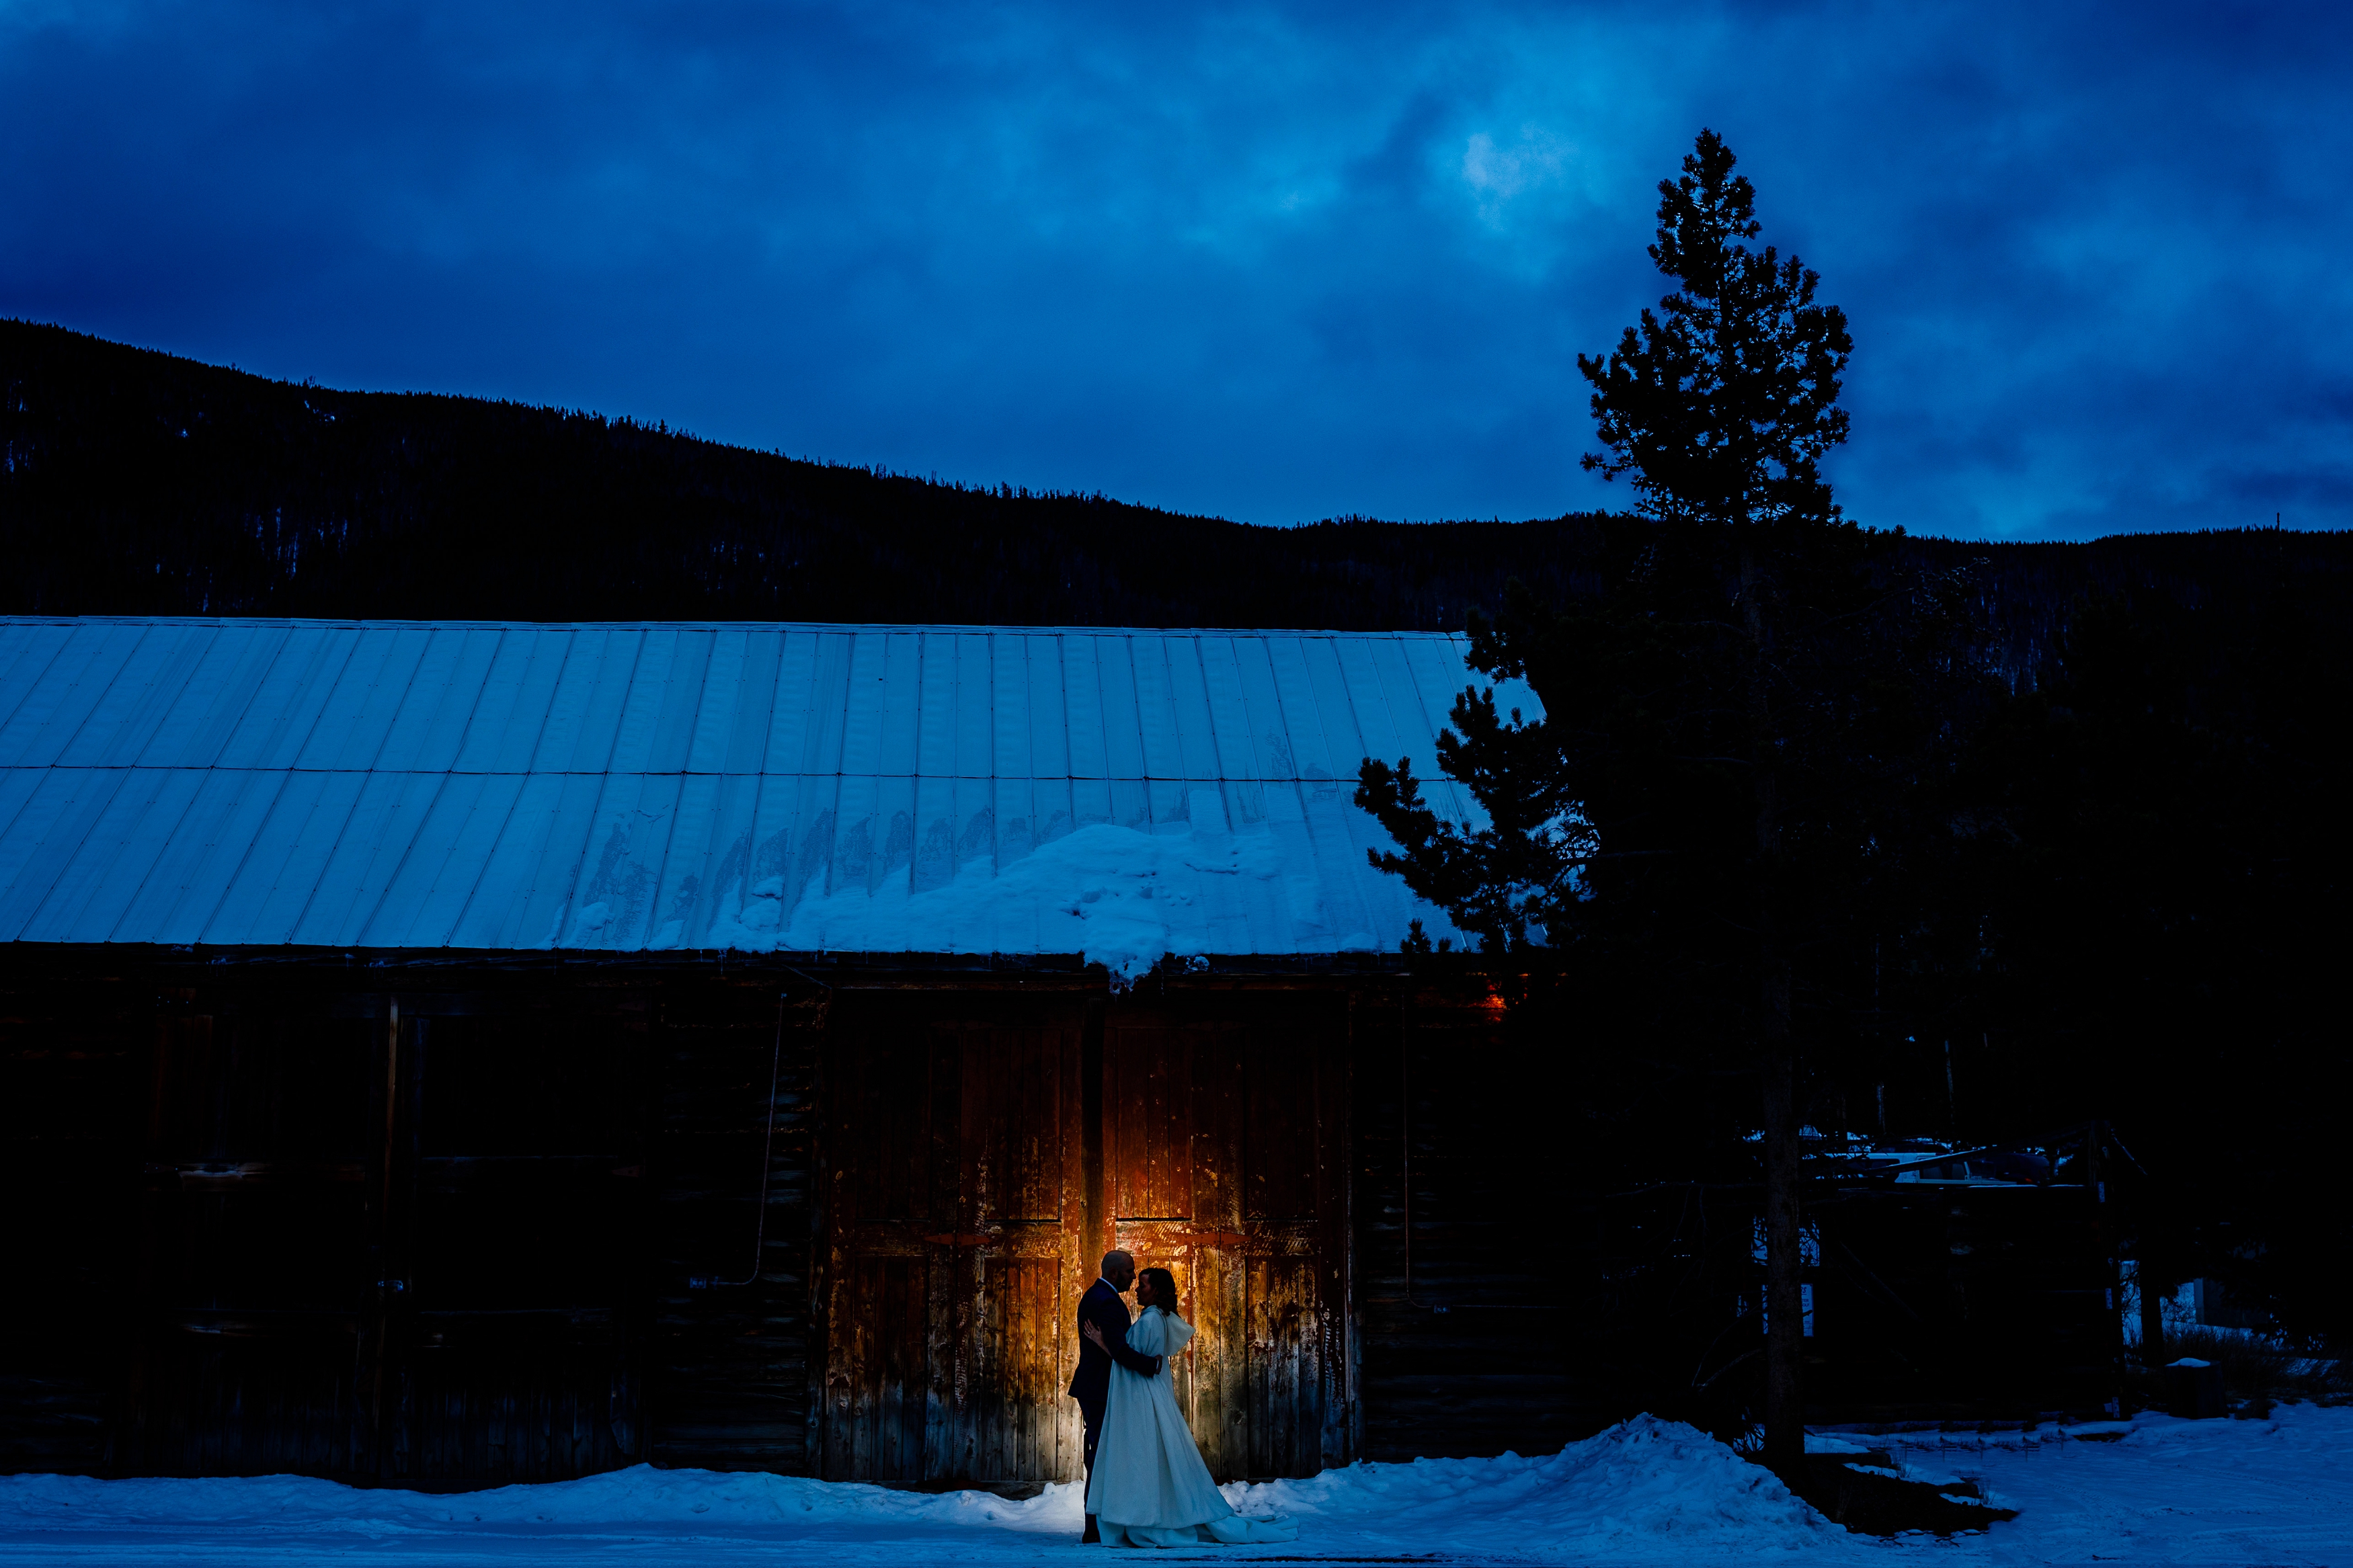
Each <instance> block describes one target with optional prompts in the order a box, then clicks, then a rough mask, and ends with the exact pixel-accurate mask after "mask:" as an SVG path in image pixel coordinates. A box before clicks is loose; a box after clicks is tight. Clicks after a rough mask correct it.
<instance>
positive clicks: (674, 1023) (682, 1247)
mask: <svg viewBox="0 0 2353 1568" xmlns="http://www.w3.org/2000/svg"><path fill="white" fill-rule="evenodd" d="M826 1017H827V1007H826V1002H825V993H824V992H823V991H822V990H821V989H819V988H818V987H816V986H814V985H811V984H801V983H798V982H797V978H795V979H793V980H790V981H787V982H786V984H773V983H769V984H764V983H762V982H761V981H760V980H759V979H758V978H757V977H756V976H754V977H749V978H745V979H744V980H742V981H741V982H739V983H736V984H696V985H672V986H670V987H669V988H667V989H666V990H665V991H664V993H663V994H662V996H661V998H660V1002H659V1026H658V1030H657V1033H656V1036H655V1040H656V1049H657V1051H658V1054H659V1058H660V1062H661V1068H660V1080H661V1084H660V1096H661V1099H660V1113H659V1114H660V1121H659V1128H658V1130H657V1131H656V1133H655V1135H654V1144H653V1163H652V1165H651V1168H650V1169H649V1173H648V1174H649V1179H650V1181H651V1184H652V1187H653V1199H654V1215H653V1235H652V1237H651V1238H650V1246H649V1251H650V1254H651V1258H650V1265H651V1272H652V1276H653V1292H654V1339H653V1350H652V1357H653V1365H652V1367H651V1369H650V1371H649V1384H650V1394H649V1411H648V1416H647V1419H648V1423H649V1458H651V1459H652V1460H653V1462H654V1463H656V1464H661V1465H693V1466H698V1467H701V1468H705V1469H720V1470H744V1469H752V1470H782V1471H786V1472H799V1471H804V1470H806V1469H807V1468H808V1467H809V1463H810V1457H809V1441H808V1430H809V1415H810V1410H811V1403H810V1394H809V1376H808V1373H809V1355H810V1346H811V1341H810V1337H809V1324H810V1311H809V1292H810V1289H811V1288H812V1282H813V1279H814V1278H815V1265H816V1259H815V1258H814V1256H813V1245H814V1244H813V1237H812V1222H813V1216H814V1214H815V1208H814V1204H815V1197H814V1194H813V1191H812V1187H813V1181H814V1175H813V1165H812V1162H813V1159H814V1132H815V1127H816V1111H817V1089H818V1050H819V1042H820V1041H822V1039H823V1038H824V1032H825V1024H826ZM772 1079H773V1080H774V1083H775V1099H774V1101H773V1104H772V1103H771V1101H770V1099H769V1093H770V1083H771V1080H772ZM772 1124H773V1125H772ZM764 1157H765V1162H766V1164H765V1169H764V1168H763V1165H762V1161H763V1159H764ZM764 1205H765V1220H764V1219H763V1216H762V1209H763V1206H764ZM755 1246H756V1247H757V1255H756V1258H755V1256H754V1247H755Z"/></svg>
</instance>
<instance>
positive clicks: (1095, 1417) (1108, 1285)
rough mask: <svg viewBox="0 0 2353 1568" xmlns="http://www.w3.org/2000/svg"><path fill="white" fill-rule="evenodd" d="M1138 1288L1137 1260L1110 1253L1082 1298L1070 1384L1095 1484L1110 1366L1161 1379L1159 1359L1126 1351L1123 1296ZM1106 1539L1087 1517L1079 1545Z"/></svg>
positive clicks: (1093, 1518)
mask: <svg viewBox="0 0 2353 1568" xmlns="http://www.w3.org/2000/svg"><path fill="white" fill-rule="evenodd" d="M1134 1283H1135V1259H1134V1258H1131V1257H1129V1256H1128V1255H1127V1254H1126V1253H1124V1252H1106V1253H1104V1254H1103V1278H1102V1279H1098V1280H1096V1281H1095V1282H1094V1283H1093V1284H1092V1285H1090V1286H1088V1287H1087V1293H1086V1294H1085V1295H1083V1296H1082V1297H1080V1298H1079V1370H1078V1372H1077V1373H1076V1374H1075V1375H1074V1376H1072V1377H1071V1398H1073V1399H1075V1400H1077V1401H1078V1402H1079V1415H1080V1416H1081V1418H1082V1419H1083V1420H1084V1421H1085V1422H1086V1424H1087V1479H1089V1480H1090V1481H1092V1480H1093V1479H1094V1473H1095V1439H1096V1438H1097V1437H1098V1436H1101V1435H1102V1433H1103V1403H1104V1401H1105V1400H1107V1399H1108V1398H1110V1396H1111V1363H1113V1362H1114V1361H1116V1362H1118V1363H1119V1364H1120V1365H1122V1366H1124V1367H1125V1368H1127V1370H1128V1371H1130V1372H1132V1373H1136V1374H1137V1375H1138V1376H1140V1377H1157V1376H1159V1375H1160V1358H1159V1357H1158V1356H1156V1355H1143V1354H1140V1353H1138V1352H1135V1351H1132V1350H1130V1349H1128V1348H1127V1325H1128V1324H1129V1323H1130V1322H1131V1321H1134V1320H1132V1319H1131V1318H1129V1316H1128V1315H1127V1303H1126V1302H1125V1301H1123V1300H1120V1296H1121V1295H1122V1293H1123V1292H1124V1291H1125V1290H1126V1289H1128V1288H1129V1287H1130V1286H1132V1285H1134ZM1089 1323H1092V1324H1094V1325H1095V1326H1096V1327H1097V1328H1099V1329H1101V1330H1102V1331H1103V1348H1098V1347H1097V1346H1096V1345H1095V1343H1094V1342H1092V1341H1091V1340H1089V1339H1088V1338H1087V1337H1086V1326H1087V1325H1088V1324H1089ZM1102 1539H1103V1536H1102V1534H1101V1533H1100V1532H1099V1531H1098V1530H1097V1528H1096V1525H1095V1516H1094V1515H1093V1514H1089V1515H1087V1532H1086V1533H1085V1534H1084V1535H1082V1536H1080V1537H1079V1544H1080V1545H1082V1546H1092V1545H1093V1544H1095V1543H1096V1542H1100V1541H1101V1540H1102Z"/></svg>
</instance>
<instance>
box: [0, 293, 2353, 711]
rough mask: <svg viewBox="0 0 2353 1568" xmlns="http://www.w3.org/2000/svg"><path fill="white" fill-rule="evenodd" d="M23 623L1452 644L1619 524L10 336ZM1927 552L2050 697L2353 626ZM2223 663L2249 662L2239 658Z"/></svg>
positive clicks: (2339, 570)
mask: <svg viewBox="0 0 2353 1568" xmlns="http://www.w3.org/2000/svg"><path fill="white" fill-rule="evenodd" d="M0 451H5V473H0V560H5V564H6V571H5V576H0V612H5V613H16V614H44V615H101V614H102V615H128V614H184V615H227V616H330V617H351V618H431V617H464V618H470V619H484V620H507V619H525V620H550V621H571V620H663V619H728V620H737V619H740V620H807V621H900V622H930V623H966V624H996V625H1010V626H1305V627H1335V628H1345V629H1425V630H1433V629H1458V628H1460V627H1461V626H1462V625H1463V624H1464V622H1465V620H1466V618H1467V616H1468V613H1469V612H1470V611H1471V610H1472V608H1492V607H1493V606H1494V605H1498V604H1499V603H1500V602H1501V600H1502V597H1503V592H1504V584H1505V583H1506V582H1507V581H1508V580H1510V579H1511V578H1513V577H1515V576H1516V577H1519V578H1521V579H1522V580H1524V581H1525V582H1526V583H1527V584H1528V585H1529V586H1530V587H1532V588H1534V589H1535V591H1536V592H1537V593H1538V595H1542V596H1544V597H1546V598H1551V599H1556V600H1557V599H1562V598H1566V597H1567V596H1570V595H1577V594H1578V593H1581V592H1588V591H1590V590H1591V589H1592V588H1593V587H1595V586H1596V585H1597V584H1598V578H1597V577H1596V574H1597V573H1598V572H1599V571H1600V570H1601V569H1602V567H1601V563H1603V562H1604V561H1605V560H1607V559H1610V558H1612V557H1613V556H1616V557H1618V558H1622V554H1623V552H1612V551H1610V550H1609V549H1608V548H1607V544H1608V540H1609V535H1610V533H1611V532H1612V531H1619V530H1626V529H1634V528H1640V527H1641V526H1642V525H1641V524H1640V523H1639V522H1635V521H1631V520H1629V519H1624V518H1618V517H1613V516H1609V515H1607V514H1601V513H1572V514H1570V515H1567V516H1564V517H1558V518H1548V519H1539V520H1535V521H1528V522H1515V523H1504V522H1441V523H1414V524H1407V523H1393V522H1379V521H1371V520H1368V519H1359V518H1345V519H1339V520H1335V521H1324V522H1320V523H1315V524H1312V525H1309V526H1306V527H1300V528H1267V527H1258V526H1253V525H1250V524H1246V523H1236V522H1228V521H1223V520H1221V519H1217V518H1207V517H1190V516H1184V515H1180V514H1176V513H1172V512H1166V511H1159V510H1154V509H1152V508H1149V507H1139V506H1131V505H1128V504H1125V503H1124V502H1120V501H1115V500H1107V499H1105V498H1103V497H1102V496H1085V495H1071V494H1056V493H1032V492H1029V491H1026V490H1023V491H1017V490H1013V489H994V490H992V489H983V488H975V487H970V486H965V485H960V484H942V483H937V482H934V481H931V480H927V479H916V478H911V477H908V476H904V475H897V474H889V473H879V472H875V471H872V470H870V469H866V468H849V467H842V466H838V465H831V464H825V463H816V462H808V461H804V460H801V459H797V458H786V457H781V456H778V455H776V454H773V453H766V452H754V451H749V450H746V449H744V448H742V447H724V446H721V445H718V444H717V443H714V442H710V441H702V440H698V439H695V438H694V437H690V436H686V435H682V434H679V433H675V432H671V431H669V430H667V429H664V428H660V427H649V426H643V425H638V424H636V423H634V422H632V421H629V420H626V419H622V420H612V419H606V418H603V417H601V416H596V415H593V414H581V413H566V412H565V411H563V410H560V409H550V408H531V407H525V406H523V405H518V404H512V403H492V402H488V401H485V400H482V399H479V398H465V397H444V396H436V395H423V394H389V393H353V392H333V391H329V390H327V389H325V388H322V387H315V386H307V385H295V384H290V383H287V382H274V381H266V380H264V379H262V378H261V377H259V376H255V375H248V374H243V373H241V372H238V371H234V370H227V369H223V368H220V367H218V366H214V365H206V364H199V363H195V362H194V361H190V360H184V359H176V358H174V357H172V356H170V355H168V354H163V353H154V352H153V351H150V350H144V349H135V348H130V347H126V346H124V345H121V344H119V343H111V342H105V341H103V340H101V339H98V338H92V337H89V336H85V335H83V334H81V333H78V332H70V331H65V330H63V329H61V328H58V327H50V326H42V325H36V324H33V323H28V322H24V321H5V322H0ZM1913 548H1915V549H1916V550H1918V551H1920V552H1924V553H1925V554H1926V555H1928V556H1930V557H1932V558H1934V559H1935V560H1936V561H1937V562H1938V563H1940V564H1948V565H1950V566H1953V567H1956V568H1968V569H1969V570H1971V571H1972V572H1973V573H1974V574H1976V577H1977V579H1978V583H1979V584H1980V588H1981V592H1982V594H1983V595H1984V598H1985V603H1986V605H1987V608H1988V611H1989V631H1990V633H1991V635H1993V636H1994V637H1996V638H1997V640H1998V641H1999V643H2000V657H2001V660H2002V663H2003V664H2004V666H2005V668H2009V669H2010V670H2012V671H2014V672H2016V673H2018V674H2020V675H2022V676H2027V677H2028V678H2029V679H2031V671H2032V670H2033V669H2034V668H2035V667H2036V665H2037V664H2038V662H2039V661H2040V660H2041V658H2042V656H2043V655H2044V654H2045V653H2047V652H2048V651H2049V650H2050V649H2051V648H2052V647H2053V646H2054V645H2055V642H2056V639H2057V635H2058V632H2059V629H2060V627H2061V626H2063V622H2064V619H2065V616H2066V614H2067V612H2068V606H2070V605H2073V604H2076V603H2079V602H2082V601H2084V600H2085V599H2087V598H2090V597H2095V596H2110V597H2113V596H2119V595H2121V596H2125V597H2130V598H2141V597H2148V596H2151V595H2154V596H2155V597H2156V598H2158V599H2161V600H2163V601H2164V602H2166V603H2168V604H2169V605H2178V606H2179V607H2182V608H2185V609H2190V610H2196V611H2200V612H2206V611H2220V612H2221V616H2224V617H2228V616H2230V615H2231V609H2232V606H2234V605H2251V604H2255V603H2259V602H2265V601H2268V600H2271V599H2273V598H2274V597H2275V596H2276V595H2281V594H2283V593H2284V594H2288V595H2293V596H2295V597H2297V598H2298V599H2306V600H2316V601H2318V602H2326V603H2327V604H2328V605H2332V606H2344V605H2348V602H2353V536H2348V535H2342V534H2322V535H2316V534H2295V533H2277V532H2264V533H2249V532H2229V533H2202V534H2174V535H2144V536H2137V537H2130V538H2119V539H2110V540H2105V541H2101V542H2097V543H2094V544H1979V543H1967V542H1952V541H1943V540H1927V539H1922V540H1918V541H1916V542H1915V543H1914V545H1913ZM2225 640H2228V639H2227V638H2226V639H2225Z"/></svg>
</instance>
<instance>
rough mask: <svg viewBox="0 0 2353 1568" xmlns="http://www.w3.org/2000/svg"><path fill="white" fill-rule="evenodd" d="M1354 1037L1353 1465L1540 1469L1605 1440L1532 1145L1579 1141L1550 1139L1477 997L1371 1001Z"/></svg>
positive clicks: (1563, 1194) (1557, 1220)
mask: <svg viewBox="0 0 2353 1568" xmlns="http://www.w3.org/2000/svg"><path fill="white" fill-rule="evenodd" d="M1355 1034H1356V1053H1355V1055H1356V1129H1357V1136H1356V1215H1357V1219H1356V1237H1357V1254H1356V1301H1357V1304H1358V1310H1359V1312H1360V1314H1361V1317H1360V1322H1361V1333H1362V1336H1363V1358H1364V1369H1363V1391H1364V1392H1363V1399H1364V1409H1365V1416H1364V1439H1363V1449H1362V1453H1363V1455H1364V1457H1365V1458H1374V1459H1406V1458H1413V1457H1414V1456H1416V1455H1422V1454H1430V1455H1479V1454H1496V1453H1502V1452H1504V1450H1506V1449H1511V1450H1514V1451H1517V1452H1519V1453H1523V1454H1532V1453H1548V1452H1551V1451H1553V1450H1555V1449H1557V1448H1558V1447H1560V1446H1561V1445H1562V1444H1563V1443H1565V1442H1567V1441H1568V1440H1570V1439H1571V1438H1574V1437H1577V1436H1584V1435H1586V1434H1588V1433H1589V1432H1592V1431H1594V1430H1597V1429H1598V1428H1599V1427H1600V1426H1606V1425H1607V1424H1608V1423H1609V1421H1610V1420H1611V1419H1614V1418H1615V1416H1616V1415H1618V1414H1620V1412H1617V1411H1615V1410H1614V1409H1612V1408H1610V1407H1609V1406H1608V1405H1606V1404H1605V1403H1603V1401H1602V1400H1601V1399H1600V1398H1597V1395H1598V1394H1600V1392H1601V1391H1600V1390H1599V1388H1598V1387H1597V1384H1599V1383H1600V1382H1601V1381H1602V1380H1601V1379H1598V1378H1596V1377H1595V1376H1593V1375H1592V1374H1591V1373H1590V1371H1589V1370H1588V1371H1580V1370H1579V1368H1578V1366H1577V1358H1578V1356H1579V1355H1580V1353H1585V1352H1581V1351H1580V1343H1579V1340H1580V1330H1581V1328H1582V1326H1583V1322H1582V1320H1583V1319H1584V1318H1585V1317H1586V1316H1588V1314H1587V1313H1586V1312H1585V1311H1584V1310H1582V1309H1583V1308H1584V1307H1585V1306H1586V1305H1587V1303H1582V1302H1577V1301H1569V1300H1562V1299H1561V1292H1560V1290H1559V1288H1558V1285H1557V1281H1558V1280H1559V1279H1560V1278H1561V1275H1562V1273H1563V1272H1564V1271H1563V1270H1562V1269H1560V1268H1558V1267H1556V1261H1557V1256H1558V1253H1559V1251H1560V1250H1561V1249H1563V1248H1568V1249H1580V1248H1582V1247H1584V1246H1585V1245H1586V1237H1584V1236H1583V1235H1582V1234H1581V1233H1580V1229H1579V1226H1578V1225H1577V1218H1578V1216H1577V1215H1576V1214H1575V1212H1574V1211H1573V1209H1572V1207H1571V1202H1572V1196H1571V1194H1568V1193H1567V1191H1566V1190H1565V1189H1563V1188H1562V1187H1560V1186H1558V1185H1552V1186H1549V1187H1548V1186H1547V1185H1546V1184H1545V1183H1544V1181H1543V1180H1542V1176H1541V1173H1542V1171H1543V1169H1544V1168H1545V1166H1546V1160H1545V1159H1544V1158H1543V1153H1542V1144H1541V1143H1540V1142H1538V1143H1536V1144H1535V1147H1533V1148H1532V1147H1530V1143H1531V1142H1533V1141H1535V1140H1540V1139H1546V1138H1567V1137H1572V1136H1574V1135H1575V1131H1574V1129H1573V1128H1571V1127H1569V1126H1567V1125H1565V1124H1560V1123H1557V1122H1556V1123H1554V1124H1552V1125H1551V1126H1550V1127H1549V1128H1547V1127H1546V1119H1545V1117H1544V1116H1543V1114H1542V1111H1543V1101H1544V1100H1546V1098H1547V1097H1548V1096H1549V1094H1550V1092H1551V1090H1550V1087H1549V1086H1550V1083H1551V1081H1552V1079H1551V1075H1550V1073H1549V1072H1543V1073H1530V1072H1525V1071H1520V1070H1516V1069H1514V1067H1513V1066H1512V1064H1511V1062H1510V1061H1509V1060H1508V1059H1507V1058H1505V1057H1504V1040H1503V1031H1502V1028H1501V1026H1500V1018H1499V1016H1498V1014H1497V1013H1496V1011H1495V1010H1494V1008H1493V1006H1492V1005H1490V1004H1489V1003H1488V1002H1487V1000H1486V999H1485V997H1484V996H1483V994H1480V993H1479V992H1476V991H1472V992H1470V993H1468V994H1457V993H1454V992H1451V991H1441V990H1429V989H1426V990H1419V991H1409V992H1404V993H1368V994H1366V995H1364V996H1361V997H1360V998H1359V999H1358V1005H1357V1006H1356V1013H1355ZM1532 1128H1533V1129H1535V1130H1536V1131H1531V1129H1532Z"/></svg>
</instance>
